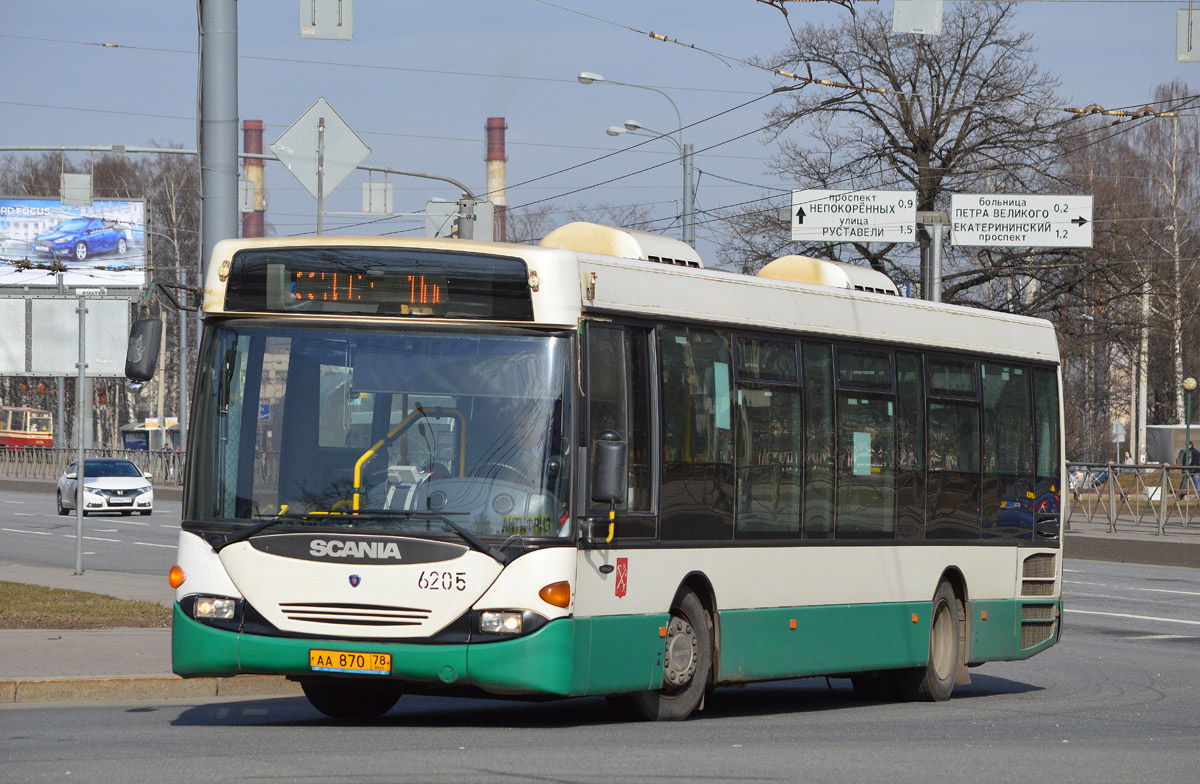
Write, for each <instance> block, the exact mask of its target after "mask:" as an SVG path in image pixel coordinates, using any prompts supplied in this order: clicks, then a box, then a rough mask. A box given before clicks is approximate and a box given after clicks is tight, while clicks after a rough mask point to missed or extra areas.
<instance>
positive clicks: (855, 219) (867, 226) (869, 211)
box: [792, 190, 917, 242]
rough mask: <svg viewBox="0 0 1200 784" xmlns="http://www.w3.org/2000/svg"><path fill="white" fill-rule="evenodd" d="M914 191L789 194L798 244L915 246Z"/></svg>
mask: <svg viewBox="0 0 1200 784" xmlns="http://www.w3.org/2000/svg"><path fill="white" fill-rule="evenodd" d="M916 223H917V192H916V191H829V190H810V191H792V239H793V240H795V241H797V242H916V241H917V230H916Z"/></svg>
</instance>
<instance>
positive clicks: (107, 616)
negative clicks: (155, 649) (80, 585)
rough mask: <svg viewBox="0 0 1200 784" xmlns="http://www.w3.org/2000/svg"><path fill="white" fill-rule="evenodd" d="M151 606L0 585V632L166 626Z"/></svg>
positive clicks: (163, 613) (164, 616) (165, 613)
mask: <svg viewBox="0 0 1200 784" xmlns="http://www.w3.org/2000/svg"><path fill="white" fill-rule="evenodd" d="M170 622H171V610H170V609H169V608H167V607H163V606H162V605H159V604H155V603H154V602H143V601H137V600H133V599H117V598H114V597H112V596H105V595H103V594H98V593H87V592H85V591H72V590H67V589H63V588H43V587H42V586H40V585H25V584H24V583H9V582H3V581H0V629H112V628H140V629H150V628H161V627H165V626H169V625H170Z"/></svg>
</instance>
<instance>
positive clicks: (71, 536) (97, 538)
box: [63, 534, 121, 544]
mask: <svg viewBox="0 0 1200 784" xmlns="http://www.w3.org/2000/svg"><path fill="white" fill-rule="evenodd" d="M63 536H65V537H66V538H68V539H74V538H75V534H63ZM83 538H84V539H91V540H92V541H93V542H116V543H118V544H120V543H121V540H120V539H105V538H104V537H103V536H85V537H83Z"/></svg>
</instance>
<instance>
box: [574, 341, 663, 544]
mask: <svg viewBox="0 0 1200 784" xmlns="http://www.w3.org/2000/svg"><path fill="white" fill-rule="evenodd" d="M587 378H588V397H587V400H588V403H587V412H588V413H587V417H588V420H587V421H588V435H587V443H588V446H589V448H592V447H593V446H594V444H595V442H596V438H597V437H598V436H599V435H600V434H601V433H603V432H604V431H605V430H615V431H616V432H617V433H619V434H620V435H621V438H622V439H623V440H624V441H625V442H626V443H627V444H628V445H629V495H628V497H627V499H626V501H625V502H624V503H621V504H618V505H617V509H618V511H619V512H620V511H624V512H625V514H624V515H622V514H618V517H617V527H616V531H615V535H616V536H618V537H653V536H654V534H655V524H654V518H653V517H651V516H650V515H649V513H650V512H652V511H653V507H652V503H653V494H652V492H651V483H650V456H651V453H650V362H649V343H648V333H647V331H646V330H644V329H639V328H636V327H618V326H609V325H600V324H594V323H593V324H589V325H588V332H587ZM589 497H590V495H589ZM605 511H606V510H605ZM639 512H641V513H646V516H634V515H636V514H637V513H639Z"/></svg>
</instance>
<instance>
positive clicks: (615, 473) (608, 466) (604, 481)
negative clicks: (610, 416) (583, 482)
mask: <svg viewBox="0 0 1200 784" xmlns="http://www.w3.org/2000/svg"><path fill="white" fill-rule="evenodd" d="M628 487H629V445H628V444H626V443H625V442H624V441H622V440H621V434H620V433H618V432H616V431H615V430H605V431H604V432H603V433H601V434H600V437H599V438H597V439H596V445H595V448H594V450H593V452H592V501H594V502H595V503H600V504H609V505H610V506H615V505H616V504H620V503H624V502H625V496H626V494H627V493H628Z"/></svg>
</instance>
